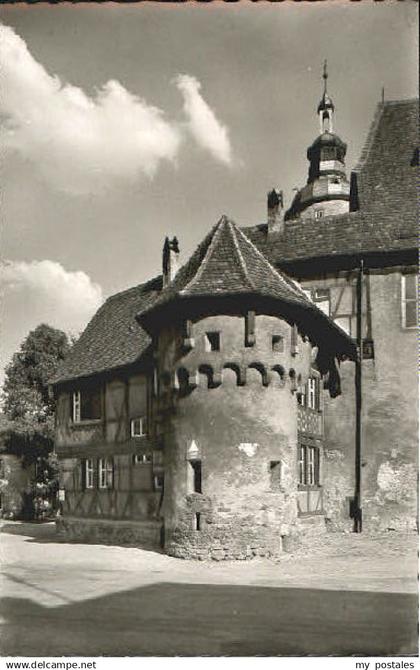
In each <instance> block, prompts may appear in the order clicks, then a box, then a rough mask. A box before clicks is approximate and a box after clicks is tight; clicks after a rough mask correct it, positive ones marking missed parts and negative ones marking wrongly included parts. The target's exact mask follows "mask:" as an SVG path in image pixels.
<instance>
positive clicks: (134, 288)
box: [103, 274, 162, 304]
mask: <svg viewBox="0 0 420 670" xmlns="http://www.w3.org/2000/svg"><path fill="white" fill-rule="evenodd" d="M159 279H162V275H161V274H160V275H156V277H152V279H148V280H147V281H144V282H142V283H141V284H136V285H135V286H130V287H129V288H125V289H123V290H122V291H118V292H117V293H112V294H111V295H109V296H108V297H107V298H105V300H104V302H103V304H105V303H106V302H108V301H110V300H113V299H114V298H121V297H122V296H124V295H125V294H128V293H134V292H135V291H138V290H139V289H141V290H143V291H144V290H146V289H147V287H148V286H150V285H151V284H153V283H154V282H157V281H158V280H159Z"/></svg>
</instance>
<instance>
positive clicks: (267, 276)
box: [139, 216, 353, 354]
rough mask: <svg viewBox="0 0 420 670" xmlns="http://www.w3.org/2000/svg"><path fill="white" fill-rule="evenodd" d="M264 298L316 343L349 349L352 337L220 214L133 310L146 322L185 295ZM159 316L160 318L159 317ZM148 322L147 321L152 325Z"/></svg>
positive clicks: (183, 299) (207, 297) (148, 323)
mask: <svg viewBox="0 0 420 670" xmlns="http://www.w3.org/2000/svg"><path fill="white" fill-rule="evenodd" d="M220 297H223V298H232V297H235V298H238V299H240V298H243V297H246V298H247V300H246V304H250V303H249V298H250V297H251V298H252V299H254V300H255V298H256V297H257V298H258V299H261V298H265V299H268V300H269V301H271V302H272V303H276V304H277V310H278V313H279V314H280V315H284V316H287V315H288V316H289V317H290V316H292V318H293V321H294V322H295V323H297V324H298V326H299V327H300V329H301V330H302V332H303V333H304V334H307V335H308V336H309V337H310V338H311V340H312V341H313V342H314V343H317V344H321V340H322V336H324V337H325V338H327V339H329V340H330V341H331V340H334V342H335V346H337V347H338V352H339V353H347V354H350V353H351V352H352V351H353V343H352V341H351V340H350V338H348V337H347V336H346V335H345V333H344V331H342V330H341V328H339V327H338V326H336V324H335V323H334V322H333V321H331V320H330V319H329V318H328V317H326V316H325V314H324V313H323V312H321V310H319V309H318V307H317V306H316V305H315V304H314V303H313V302H312V301H311V300H310V299H309V298H308V297H307V295H306V294H305V293H304V292H303V290H302V289H301V288H300V286H299V285H298V284H297V283H296V282H294V281H293V280H291V279H289V278H288V277H286V276H285V275H283V274H282V273H281V272H280V271H278V270H276V269H274V267H273V266H272V265H271V264H270V263H269V262H268V260H267V259H266V258H265V257H264V255H263V254H262V253H261V252H260V251H259V250H258V249H257V248H256V247H255V246H254V244H252V242H251V241H250V240H249V239H248V238H247V237H246V235H244V233H243V232H242V231H241V230H240V229H239V228H237V226H236V225H235V224H234V223H233V222H232V221H230V220H229V219H228V218H227V217H226V216H223V217H222V218H221V219H220V221H219V222H218V223H217V224H216V225H215V226H214V227H213V229H212V230H211V231H210V233H209V234H208V235H207V236H206V238H205V239H204V240H203V242H202V243H201V244H200V245H199V247H198V248H197V250H196V252H195V253H194V254H193V255H192V256H191V258H190V260H189V261H188V262H187V263H186V264H185V265H184V266H183V267H182V268H181V269H180V270H179V272H178V273H177V275H176V277H175V278H174V280H173V281H172V282H171V283H170V284H169V285H168V286H167V287H166V288H164V289H163V291H162V293H161V294H160V296H159V297H158V298H157V299H156V300H155V301H154V302H153V303H151V304H150V305H149V306H148V307H146V309H143V310H142V312H141V314H139V319H140V321H141V322H142V323H145V324H146V327H150V325H151V324H152V323H153V320H154V319H156V315H157V314H159V316H160V315H161V314H162V310H163V309H165V308H166V307H167V306H168V305H169V304H171V303H173V302H176V303H177V304H178V305H180V303H181V302H183V303H184V305H185V301H186V300H188V299H190V300H191V299H193V298H200V299H214V298H220ZM159 320H160V319H159ZM152 327H153V326H152Z"/></svg>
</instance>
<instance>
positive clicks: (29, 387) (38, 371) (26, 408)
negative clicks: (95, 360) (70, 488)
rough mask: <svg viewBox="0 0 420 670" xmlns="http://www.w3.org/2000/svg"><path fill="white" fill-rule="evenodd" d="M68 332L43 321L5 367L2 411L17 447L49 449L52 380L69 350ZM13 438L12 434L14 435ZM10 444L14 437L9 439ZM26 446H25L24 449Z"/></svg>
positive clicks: (51, 425) (50, 443)
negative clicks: (50, 386) (50, 383)
mask: <svg viewBox="0 0 420 670" xmlns="http://www.w3.org/2000/svg"><path fill="white" fill-rule="evenodd" d="M70 347H71V344H70V342H69V339H68V337H67V335H66V334H65V333H63V332H62V331H61V330H57V329H55V328H52V327H51V326H48V325H46V324H41V325H40V326H38V327H37V328H35V330H33V331H31V332H30V333H29V335H28V336H27V337H26V338H25V340H24V341H23V342H22V345H21V347H20V349H19V351H17V352H16V353H15V354H14V356H13V358H12V361H11V362H10V363H9V365H8V366H7V367H6V371H5V382H4V386H3V412H4V417H5V419H6V421H7V422H8V432H10V431H11V432H12V433H13V442H14V443H15V448H16V447H17V448H18V449H19V448H20V449H22V448H23V449H24V451H25V452H28V448H29V453H25V456H27V457H28V456H30V452H33V455H34V456H36V453H35V452H36V451H38V450H39V449H40V448H41V449H42V451H45V449H46V450H47V451H49V450H50V449H49V448H51V447H52V441H53V437H54V412H55V401H54V398H53V397H52V395H51V394H50V392H49V382H50V381H51V379H52V378H53V377H54V374H55V373H56V371H57V368H58V365H59V364H60V362H61V361H62V360H63V359H64V358H65V356H66V355H67V354H68V352H69V350H70ZM11 437H12V436H11ZM8 442H9V447H10V446H12V445H11V444H10V442H11V439H9V440H8ZM25 445H26V448H25Z"/></svg>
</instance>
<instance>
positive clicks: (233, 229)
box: [227, 219, 255, 290]
mask: <svg viewBox="0 0 420 670" xmlns="http://www.w3.org/2000/svg"><path fill="white" fill-rule="evenodd" d="M227 225H228V230H229V232H230V234H231V237H232V241H233V245H234V247H235V250H236V253H237V254H238V257H239V264H240V266H241V270H242V272H243V274H244V278H245V281H246V282H247V283H248V284H249V285H250V286H251V288H252V289H254V290H255V284H254V282H253V281H252V279H251V277H250V276H249V273H248V269H247V266H246V263H245V259H244V257H243V256H242V253H241V250H240V248H239V244H238V238H237V237H236V234H235V233H236V230H238V228H237V226H236V224H235V223H234V222H233V221H232V220H230V219H228V220H227Z"/></svg>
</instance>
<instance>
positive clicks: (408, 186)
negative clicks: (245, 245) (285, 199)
mask: <svg viewBox="0 0 420 670" xmlns="http://www.w3.org/2000/svg"><path fill="white" fill-rule="evenodd" d="M416 149H417V153H416ZM416 156H417V158H416ZM416 162H417V165H418V100H402V101H393V102H386V103H384V104H380V105H379V106H378V109H377V111H376V114H375V118H374V120H373V123H372V126H371V129H370V132H369V135H368V139H367V142H366V144H365V147H364V150H363V152H362V156H361V160H360V162H359V164H358V166H357V167H356V169H355V170H354V173H353V175H354V176H353V179H352V186H351V193H350V200H351V202H352V203H353V204H352V208H354V209H356V211H351V212H349V213H348V214H341V215H336V216H328V217H324V218H322V219H304V218H302V219H299V218H297V219H293V220H289V221H286V222H285V226H284V231H283V232H282V233H279V234H276V235H271V236H270V238H269V239H267V224H261V225H258V226H253V227H250V228H244V229H243V231H244V233H245V234H246V235H247V237H249V239H250V240H251V241H252V242H253V243H254V244H255V245H256V246H257V247H258V248H259V249H260V250H261V251H262V252H263V253H264V255H265V256H267V258H268V259H269V260H270V262H271V263H273V264H275V265H280V266H281V265H283V264H287V265H293V263H294V262H296V261H300V262H304V261H311V260H314V259H322V258H327V257H331V256H336V257H339V256H351V255H356V256H357V255H364V254H377V253H384V254H388V253H389V252H392V253H393V252H401V251H405V250H410V251H415V250H416V249H417V245H418V204H417V177H418V170H417V166H416Z"/></svg>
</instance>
